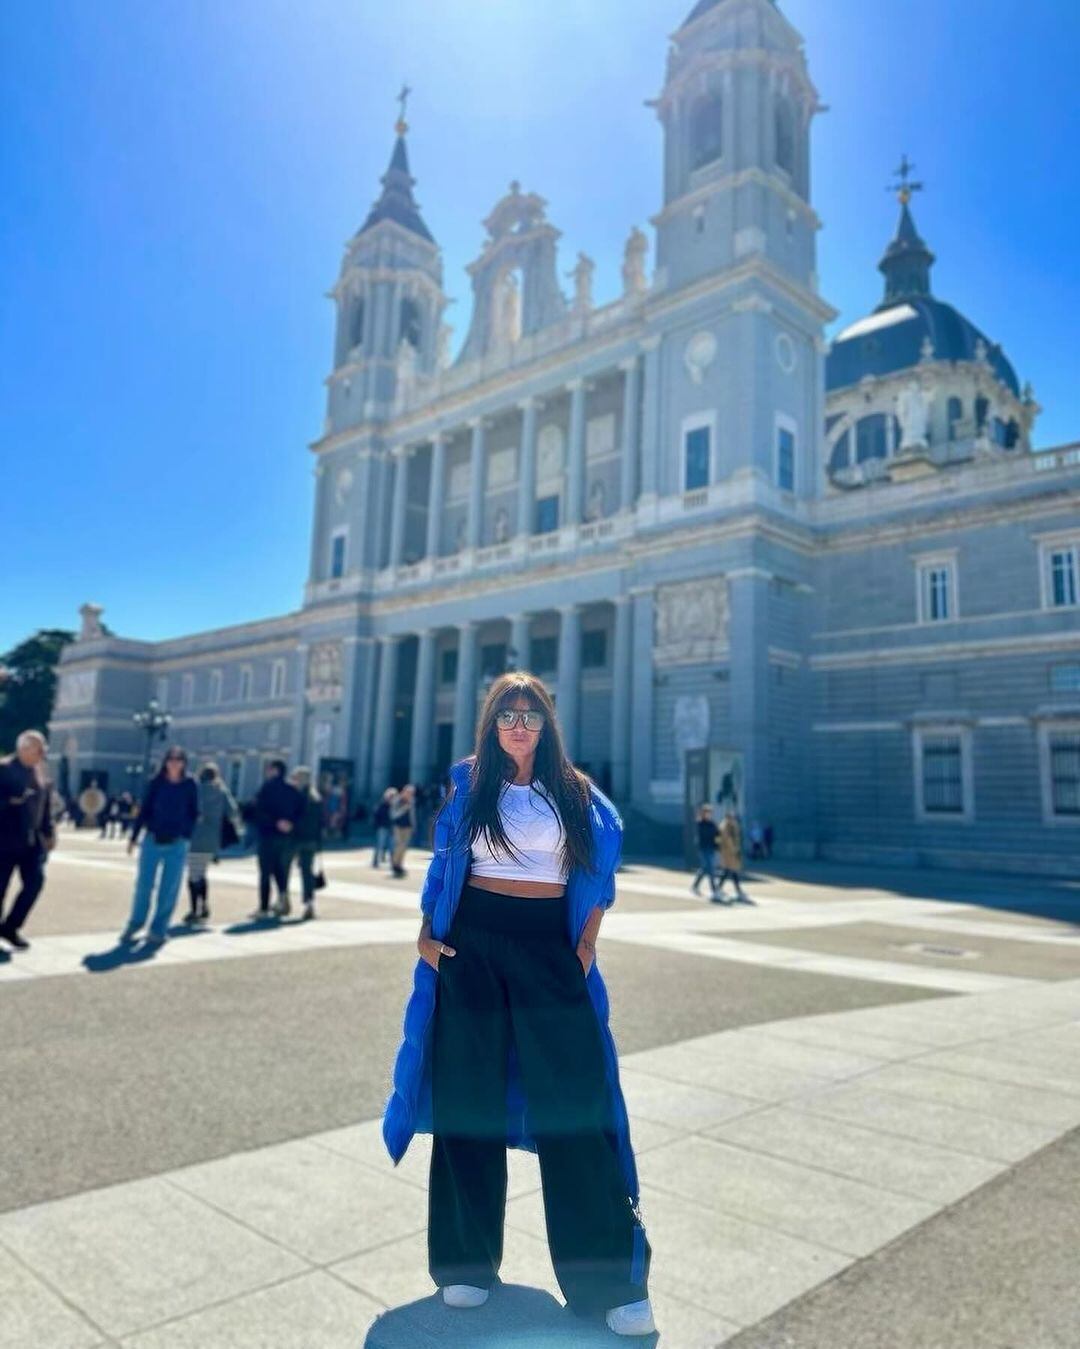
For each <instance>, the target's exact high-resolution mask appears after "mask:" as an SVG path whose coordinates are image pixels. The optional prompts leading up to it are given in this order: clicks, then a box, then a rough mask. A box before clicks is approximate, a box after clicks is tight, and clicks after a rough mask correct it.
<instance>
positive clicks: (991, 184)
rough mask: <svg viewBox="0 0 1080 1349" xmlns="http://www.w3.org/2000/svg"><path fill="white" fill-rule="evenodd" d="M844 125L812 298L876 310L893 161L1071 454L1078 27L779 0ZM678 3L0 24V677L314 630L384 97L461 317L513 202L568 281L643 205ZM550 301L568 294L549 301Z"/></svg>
mask: <svg viewBox="0 0 1080 1349" xmlns="http://www.w3.org/2000/svg"><path fill="white" fill-rule="evenodd" d="M782 7H783V8H784V10H785V12H786V13H787V15H788V16H789V18H790V19H791V20H792V21H793V22H794V23H795V24H796V26H797V27H798V28H799V29H800V30H801V31H802V32H803V34H804V35H805V37H806V42H807V51H808V55H809V59H810V65H811V71H812V74H813V77H814V79H815V82H816V83H817V86H818V88H819V90H820V92H821V97H822V100H823V101H824V102H825V103H826V104H828V105H829V109H830V110H829V111H828V112H827V113H826V114H825V115H823V116H822V117H820V118H819V119H818V120H817V123H816V125H815V130H814V202H815V205H816V207H817V210H818V212H819V214H820V215H821V217H822V220H823V221H824V229H823V230H822V233H821V235H820V273H821V278H822V289H823V292H824V294H825V296H826V298H828V299H829V300H830V301H831V302H832V303H833V304H834V305H835V306H836V307H837V308H838V309H839V310H840V311H841V314H842V316H843V321H850V320H851V319H853V318H855V317H858V316H860V315H861V314H863V313H865V312H866V311H867V310H868V309H870V308H872V307H873V305H874V304H876V303H877V301H878V298H879V292H880V277H879V276H878V273H877V271H876V263H877V261H878V258H879V257H880V255H881V251H882V249H883V246H884V244H885V243H886V241H887V240H888V238H889V236H890V234H891V232H892V228H893V225H894V220H895V205H894V203H893V202H892V201H891V199H890V198H889V197H888V196H887V195H886V193H885V192H884V190H883V189H884V186H885V184H886V182H887V181H888V180H889V177H890V173H891V170H892V169H893V167H894V166H895V164H896V163H897V161H898V160H899V158H900V155H901V153H902V152H907V153H908V154H910V155H911V156H912V158H913V159H914V160H915V162H916V164H917V167H918V174H919V177H920V178H922V179H924V180H925V182H926V184H927V191H926V193H925V194H924V195H923V196H922V197H921V198H920V199H919V200H918V201H917V203H916V219H917V221H918V223H919V226H920V229H921V230H922V233H923V235H924V237H925V238H926V239H927V241H928V242H929V243H930V245H931V247H932V248H933V249H934V250H935V252H936V253H937V255H938V265H937V267H936V269H935V273H934V281H935V290H936V293H937V294H938V295H940V296H941V297H942V298H945V299H948V300H950V301H952V302H953V303H954V304H956V305H957V306H958V307H959V308H960V309H961V310H962V311H963V312H965V313H966V314H968V316H969V317H970V318H971V319H972V320H973V321H974V322H975V323H977V324H978V325H979V326H980V327H982V328H983V329H985V330H986V331H987V332H989V334H990V335H991V336H992V337H993V338H995V339H996V340H999V341H1001V342H1003V344H1004V345H1005V348H1006V350H1007V352H1008V353H1009V355H1010V356H1011V357H1012V359H1013V361H1014V363H1015V365H1016V366H1017V368H1018V370H1019V372H1020V376H1021V378H1022V379H1031V380H1032V381H1033V383H1034V385H1035V390H1036V394H1037V396H1038V397H1039V399H1040V401H1041V402H1042V404H1043V406H1044V408H1045V409H1046V410H1045V412H1044V414H1043V417H1042V419H1041V421H1040V423H1039V426H1038V428H1037V443H1038V444H1039V445H1041V446H1046V445H1052V444H1057V443H1061V442H1065V441H1068V440H1076V439H1080V407H1078V406H1077V402H1076V397H1075V389H1076V387H1077V375H1078V373H1080V370H1078V366H1080V361H1078V359H1077V354H1076V353H1077V342H1076V337H1075V330H1074V323H1075V315H1076V313H1077V312H1078V311H1080V267H1078V265H1077V261H1076V257H1077V254H1076V243H1075V236H1076V228H1077V226H1076V207H1077V203H1078V200H1080V158H1078V156H1077V154H1076V148H1075V128H1076V126H1077V125H1080V87H1078V84H1077V81H1076V79H1075V58H1076V54H1077V52H1078V51H1080V9H1078V7H1077V6H1075V5H1074V4H1071V3H1069V4H1066V3H1064V0H1026V3H1021V0H996V2H994V0H948V3H945V0H908V3H906V4H904V5H902V6H901V5H885V4H876V3H872V4H867V3H866V0H827V2H826V0H784V3H783V6H782ZM688 8H689V0H544V3H543V4H540V3H537V0H396V3H395V4H393V5H386V4H382V3H379V4H375V3H372V2H371V0H306V2H305V3H304V4H303V5H297V4H295V3H292V2H291V0H150V3H147V0H95V2H94V3H83V2H82V0H67V2H66V3H59V2H58V0H7V3H6V4H5V5H4V6H3V7H2V8H0V297H2V298H0V446H2V451H0V452H2V454H3V461H4V476H3V482H4V484H5V486H6V487H7V489H8V490H7V491H6V492H5V493H4V497H5V504H6V510H5V516H6V521H5V527H4V532H5V546H4V556H5V559H6V566H5V568H4V584H3V588H2V590H0V595H2V602H0V650H3V649H4V648H6V647H7V646H8V645H10V644H11V643H12V642H13V641H15V640H17V639H18V638H20V637H21V636H23V635H24V634H26V633H28V632H30V631H32V630H33V629H35V628H37V627H39V626H46V625H74V624H75V622H76V610H77V608H78V606H79V604H80V603H81V602H82V601H83V600H85V599H93V600H95V601H97V602H99V603H101V604H104V605H105V606H106V621H107V622H108V623H110V625H111V626H112V627H113V628H114V630H116V631H117V632H120V633H123V634H125V635H129V636H133V637H144V638H158V637H165V636H172V635H177V634H181V633H184V632H187V631H193V630H198V629H201V628H206V627H213V626H217V625H221V624H226V623H230V622H238V621H242V620H244V619H248V618H258V617H265V616H268V615H271V614H275V613H283V612H286V611H288V610H289V609H291V608H294V607H296V606H297V605H298V604H299V603H300V598H301V591H302V586H303V583H304V579H305V574H306V570H307V560H308V553H309V542H310V539H309V519H310V503H311V494H312V476H311V468H312V456H311V455H310V453H309V452H308V450H307V445H308V443H309V442H310V441H311V440H312V439H314V438H315V436H316V435H317V434H318V432H319V428H320V426H321V423H322V416H323V397H322V396H323V388H322V381H323V379H324V377H325V375H326V373H327V370H328V363H329V356H330V345H331V331H332V311H331V306H330V303H329V302H328V301H327V300H326V299H325V298H324V295H325V292H326V290H327V288H328V287H329V286H330V285H331V284H332V283H333V280H334V278H335V275H336V273H337V269H338V267H339V264H340V260H341V253H342V248H343V245H344V242H345V240H346V239H347V238H348V236H349V235H350V234H352V232H353V231H354V230H355V229H356V228H357V226H358V225H359V224H360V222H361V221H362V219H363V217H364V215H365V214H366V211H367V209H368V207H369V206H370V204H371V201H372V199H373V198H374V196H375V195H376V192H377V187H378V178H379V176H380V174H381V173H382V172H383V170H384V168H385V166H386V160H387V158H388V155H389V152H390V148H391V140H392V125H393V121H394V116H395V112H396V107H395V104H394V101H393V100H394V96H395V95H396V93H397V90H398V87H399V86H400V84H401V81H402V79H405V78H407V79H408V81H409V82H410V83H411V84H412V86H413V87H414V89H415V94H414V96H413V99H412V104H411V107H410V112H409V120H410V122H411V124H412V132H411V135H410V150H411V155H412V164H413V171H414V173H415V174H416V175H417V178H418V180H419V184H418V188H417V194H418V197H419V199H420V202H421V204H422V207H423V210H424V214H425V217H426V219H427V222H428V225H429V226H430V228H431V229H432V231H433V233H434V234H435V235H436V237H437V239H438V240H439V242H440V244H441V245H442V247H443V250H444V254H445V262H446V288H447V290H448V292H449V293H450V295H452V296H453V297H455V299H456V304H455V305H454V306H453V307H452V309H451V311H450V320H451V322H453V323H454V324H455V325H456V327H457V329H458V335H459V337H460V334H461V331H462V330H463V328H464V325H465V323H466V321H467V318H468V312H469V303H468V297H469V291H468V282H467V278H466V276H465V274H464V267H465V264H466V263H467V262H468V261H469V260H470V259H472V258H473V257H475V256H476V254H477V252H478V250H479V247H480V244H481V240H482V237H483V231H482V229H481V226H480V223H479V222H480V221H481V220H482V219H483V217H484V216H485V215H486V214H487V212H488V210H489V209H490V207H491V206H492V204H493V203H494V202H495V201H496V200H497V199H498V197H499V196H500V195H501V194H502V193H503V192H504V191H505V190H506V187H507V184H508V183H509V181H510V180H511V179H512V178H519V179H520V180H521V182H522V183H523V185H524V186H525V187H526V188H527V189H529V190H532V191H538V192H540V193H541V194H542V195H544V196H545V197H546V198H547V199H548V201H549V211H550V215H551V218H552V219H553V220H554V222H555V223H556V224H557V225H558V226H559V227H560V228H561V229H562V230H563V232H564V238H563V245H562V247H563V253H562V265H563V266H564V268H565V269H568V268H569V267H570V266H571V265H572V262H573V259H574V256H575V254H576V253H577V251H578V250H579V249H583V250H585V251H586V252H588V253H590V254H592V255H593V256H594V257H595V258H596V259H597V262H598V269H597V277H596V288H597V298H598V299H600V300H604V299H607V298H611V297H613V296H614V294H615V293H616V290H617V286H618V274H619V273H618V268H619V258H620V254H621V249H622V244H623V241H624V239H625V237H626V234H627V232H628V230H629V227H630V226H631V225H632V224H634V223H637V224H640V225H642V226H646V225H647V221H648V218H649V216H650V215H651V214H653V212H654V211H655V210H656V209H657V206H658V204H659V191H660V134H659V126H658V124H657V122H656V121H655V118H654V115H653V114H652V113H651V111H650V110H648V109H647V108H645V107H644V106H643V102H644V100H645V99H646V98H648V97H651V96H653V95H654V94H655V93H656V92H657V91H658V90H659V87H660V84H661V80H662V74H663V65H664V53H665V42H666V36H667V34H668V33H670V32H671V31H672V30H673V29H674V28H675V27H677V26H678V23H679V22H680V21H681V20H682V19H683V17H684V11H685V10H687V9H688ZM567 284H568V285H569V283H567Z"/></svg>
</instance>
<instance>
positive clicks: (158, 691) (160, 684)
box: [154, 675, 169, 707]
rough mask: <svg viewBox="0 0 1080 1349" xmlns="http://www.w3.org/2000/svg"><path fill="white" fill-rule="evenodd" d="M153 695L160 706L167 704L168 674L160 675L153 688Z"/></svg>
mask: <svg viewBox="0 0 1080 1349" xmlns="http://www.w3.org/2000/svg"><path fill="white" fill-rule="evenodd" d="M154 697H155V698H156V699H157V700H158V702H159V703H160V704H161V706H162V707H168V705H169V676H168V675H161V676H160V677H159V678H158V681H157V687H156V688H155V690H154Z"/></svg>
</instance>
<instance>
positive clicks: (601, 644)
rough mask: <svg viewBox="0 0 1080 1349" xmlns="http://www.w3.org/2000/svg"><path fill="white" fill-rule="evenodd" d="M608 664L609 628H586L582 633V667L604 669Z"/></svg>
mask: <svg viewBox="0 0 1080 1349" xmlns="http://www.w3.org/2000/svg"><path fill="white" fill-rule="evenodd" d="M606 664H607V630H606V629H604V628H594V629H592V630H591V631H590V630H588V629H586V630H585V631H584V632H583V633H582V634H581V668H582V669H583V670H602V669H603V668H604V666H605V665H606Z"/></svg>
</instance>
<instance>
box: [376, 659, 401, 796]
mask: <svg viewBox="0 0 1080 1349" xmlns="http://www.w3.org/2000/svg"><path fill="white" fill-rule="evenodd" d="M400 640H401V639H400V638H399V637H397V636H393V637H388V636H383V637H380V638H379V685H378V694H377V695H376V699H375V725H374V727H373V728H372V747H371V787H372V791H373V792H374V793H376V794H380V793H381V792H382V791H383V790H384V789H385V788H386V787H388V786H389V785H390V765H391V760H392V759H393V755H394V692H395V686H396V684H397V658H398V644H399V642H400ZM395 785H400V784H395Z"/></svg>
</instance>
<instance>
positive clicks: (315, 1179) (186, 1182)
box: [169, 1141, 427, 1264]
mask: <svg viewBox="0 0 1080 1349" xmlns="http://www.w3.org/2000/svg"><path fill="white" fill-rule="evenodd" d="M169 1180H170V1183H171V1184H173V1185H175V1186H177V1187H178V1188H179V1189H181V1190H183V1191H185V1192H186V1193H188V1194H192V1195H195V1196H196V1197H197V1198H199V1199H202V1200H205V1202H206V1203H208V1204H213V1205H214V1207H215V1208H217V1209H219V1210H221V1211H222V1212H223V1213H227V1214H228V1215H229V1216H230V1217H233V1218H236V1219H238V1220H239V1221H240V1222H242V1223H244V1224H245V1225H246V1226H248V1227H250V1228H252V1229H254V1230H255V1231H256V1232H260V1233H262V1234H263V1235H264V1236H267V1237H269V1238H270V1239H271V1240H273V1241H276V1242H278V1243H279V1244H280V1245H281V1246H283V1247H285V1248H286V1249H288V1250H291V1251H295V1252H296V1253H297V1254H299V1255H302V1256H303V1257H304V1258H305V1259H307V1260H311V1261H313V1262H315V1263H317V1264H328V1263H329V1262H330V1261H332V1260H341V1259H343V1258H344V1257H345V1256H347V1255H352V1254H353V1253H354V1252H357V1251H362V1250H365V1249H367V1248H368V1247H371V1246H376V1245H379V1244H381V1243H382V1242H384V1241H389V1240H391V1239H392V1238H394V1237H397V1236H405V1235H406V1233H408V1232H414V1231H418V1230H420V1229H421V1228H423V1227H425V1226H426V1224H427V1198H426V1196H425V1195H423V1194H422V1193H421V1192H420V1191H419V1190H418V1189H417V1187H416V1186H415V1185H409V1184H407V1183H405V1182H403V1181H399V1180H396V1179H395V1178H394V1177H393V1176H392V1175H388V1176H382V1175H379V1174H378V1173H377V1172H376V1171H374V1170H373V1169H371V1168H369V1167H366V1166H361V1165H359V1164H358V1163H356V1162H354V1161H353V1160H352V1159H351V1158H349V1157H343V1156H341V1155H340V1154H339V1153H335V1152H330V1151H329V1150H328V1149H326V1148H317V1147H313V1146H312V1145H311V1144H310V1143H308V1142H306V1141H297V1142H293V1143H282V1144H280V1145H278V1146H276V1147H268V1148H259V1149H257V1150H256V1151H254V1152H240V1153H236V1154H234V1155H233V1156H231V1157H224V1158H221V1159H220V1160H219V1161H214V1162H206V1163H204V1164H202V1165H199V1166H191V1167H185V1168H184V1169H183V1170H180V1171H173V1172H171V1173H170V1175H169Z"/></svg>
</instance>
